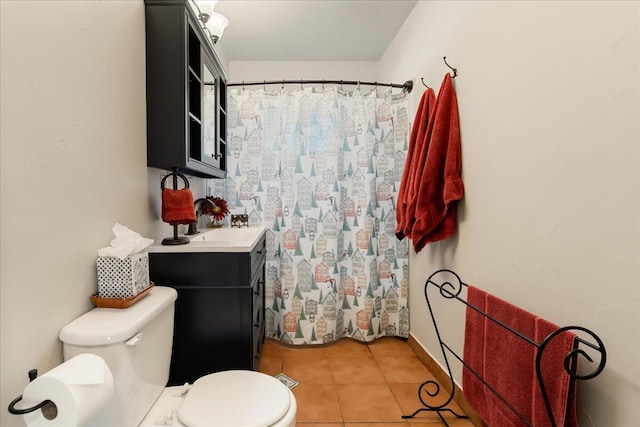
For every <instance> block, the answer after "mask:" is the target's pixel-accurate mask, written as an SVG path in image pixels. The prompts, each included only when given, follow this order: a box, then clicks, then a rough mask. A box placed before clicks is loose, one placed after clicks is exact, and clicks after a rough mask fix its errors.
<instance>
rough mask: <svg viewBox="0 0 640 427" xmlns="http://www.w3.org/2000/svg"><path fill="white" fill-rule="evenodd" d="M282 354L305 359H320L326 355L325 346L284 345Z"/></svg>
mask: <svg viewBox="0 0 640 427" xmlns="http://www.w3.org/2000/svg"><path fill="white" fill-rule="evenodd" d="M282 355H283V356H285V357H299V358H305V359H322V358H325V357H327V347H324V346H322V347H285V348H284V349H283V352H282Z"/></svg>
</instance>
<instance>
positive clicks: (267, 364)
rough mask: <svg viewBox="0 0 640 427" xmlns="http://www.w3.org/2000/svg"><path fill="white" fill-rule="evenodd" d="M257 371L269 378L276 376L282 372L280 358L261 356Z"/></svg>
mask: <svg viewBox="0 0 640 427" xmlns="http://www.w3.org/2000/svg"><path fill="white" fill-rule="evenodd" d="M258 371H259V372H262V373H264V374H267V375H271V376H276V375H278V374H279V373H280V372H282V357H280V356H261V357H260V364H259V365H258Z"/></svg>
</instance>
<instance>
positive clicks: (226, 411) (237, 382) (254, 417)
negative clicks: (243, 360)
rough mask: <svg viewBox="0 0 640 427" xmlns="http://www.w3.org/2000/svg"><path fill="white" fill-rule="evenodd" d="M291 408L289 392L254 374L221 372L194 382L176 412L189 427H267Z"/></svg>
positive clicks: (269, 379)
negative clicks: (216, 426)
mask: <svg viewBox="0 0 640 427" xmlns="http://www.w3.org/2000/svg"><path fill="white" fill-rule="evenodd" d="M290 406H291V399H290V392H289V389H288V388H287V387H286V386H285V385H284V384H282V383H281V382H280V381H278V380H277V379H275V378H273V377H271V376H269V375H266V374H262V373H260V372H254V371H223V372H217V373H215V374H209V375H205V376H204V377H201V378H198V379H197V380H196V381H195V382H194V383H193V385H192V386H191V389H190V390H189V393H187V395H186V397H185V399H184V402H183V403H182V405H181V406H180V408H179V409H178V419H179V420H180V422H182V423H183V424H185V425H187V426H189V427H210V426H211V425H219V426H225V427H248V426H251V427H268V426H271V425H273V424H275V423H276V422H277V421H279V420H281V419H282V418H283V417H284V416H285V415H286V414H287V412H288V411H289V407H290Z"/></svg>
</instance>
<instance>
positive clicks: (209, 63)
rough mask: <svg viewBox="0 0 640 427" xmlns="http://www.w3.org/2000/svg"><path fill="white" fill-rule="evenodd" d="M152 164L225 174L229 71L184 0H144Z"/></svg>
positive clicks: (149, 158) (206, 175) (197, 173)
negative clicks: (225, 69) (223, 65)
mask: <svg viewBox="0 0 640 427" xmlns="http://www.w3.org/2000/svg"><path fill="white" fill-rule="evenodd" d="M145 20H146V57H147V62H146V66H147V166H149V167H155V168H160V169H171V168H174V167H175V168H178V169H179V170H180V171H181V172H183V173H186V174H188V175H195V176H199V177H203V178H224V177H225V176H226V158H225V154H226V141H227V120H226V103H227V102H226V100H227V76H226V73H225V71H224V69H223V67H222V65H221V64H220V61H219V59H218V57H217V56H216V53H215V52H214V50H213V49H212V47H211V44H210V43H209V41H208V40H207V38H206V37H207V36H206V35H205V34H204V32H203V30H202V28H201V27H200V22H199V21H198V19H197V18H196V15H195V13H194V12H193V10H192V9H191V8H190V6H189V5H188V2H187V1H185V0H145Z"/></svg>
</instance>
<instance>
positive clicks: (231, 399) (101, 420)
mask: <svg viewBox="0 0 640 427" xmlns="http://www.w3.org/2000/svg"><path fill="white" fill-rule="evenodd" d="M176 298H177V293H176V291H175V289H173V288H168V287H161V286H156V287H155V288H154V289H153V290H152V291H151V293H150V295H148V296H146V297H145V298H143V299H142V300H140V301H139V302H137V303H136V304H134V305H133V306H131V307H129V308H126V309H114V308H95V309H93V310H91V311H89V312H88V313H85V314H84V315H82V316H80V317H79V318H77V319H76V320H74V321H72V322H71V323H69V324H68V325H66V326H65V327H64V328H63V329H62V331H60V340H61V341H62V342H63V347H64V359H65V360H69V359H71V358H72V357H74V356H76V355H78V354H81V353H91V354H95V355H97V356H100V357H102V358H103V359H104V360H105V362H106V363H107V365H108V366H109V369H110V370H111V372H112V374H113V379H114V395H113V397H112V398H111V400H110V401H109V402H108V403H107V404H106V405H105V407H104V408H103V409H102V410H101V411H100V412H99V413H98V414H96V416H95V417H93V418H92V420H91V425H92V426H105V427H107V426H108V427H113V426H119V427H129V426H131V427H135V426H145V427H147V426H158V425H168V426H176V427H293V426H295V424H296V421H295V419H296V409H297V405H296V399H295V397H294V396H293V393H291V391H290V390H289V389H288V388H287V387H286V386H285V385H284V384H282V383H281V382H280V381H278V380H277V379H275V378H273V377H271V376H269V375H265V374H262V373H259V372H254V371H239V370H238V371H224V372H217V373H214V374H209V375H205V376H204V377H201V378H199V379H198V380H196V381H195V382H194V383H193V384H192V385H191V386H188V385H186V386H177V387H166V384H167V381H168V378H169V365H170V361H171V346H172V342H173V316H174V305H175V300H176Z"/></svg>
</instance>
